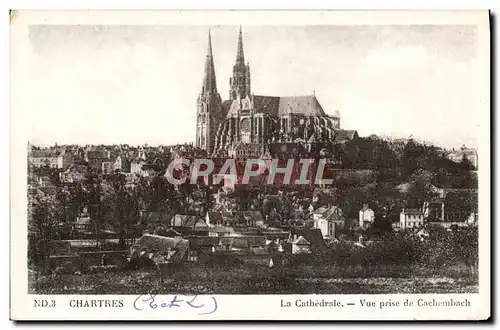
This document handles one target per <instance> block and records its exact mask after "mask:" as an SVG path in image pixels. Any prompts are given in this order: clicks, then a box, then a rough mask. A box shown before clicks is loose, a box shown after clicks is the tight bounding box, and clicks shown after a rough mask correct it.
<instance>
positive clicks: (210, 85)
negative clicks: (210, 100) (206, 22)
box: [203, 30, 217, 93]
mask: <svg viewBox="0 0 500 330" xmlns="http://www.w3.org/2000/svg"><path fill="white" fill-rule="evenodd" d="M206 57H207V58H206V59H205V72H204V74H203V92H205V93H207V92H212V93H217V83H216V81H215V66H214V57H213V54H212V36H211V34H210V30H208V48H207V56H206Z"/></svg>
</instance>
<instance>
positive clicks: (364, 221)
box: [359, 204, 375, 228]
mask: <svg viewBox="0 0 500 330" xmlns="http://www.w3.org/2000/svg"><path fill="white" fill-rule="evenodd" d="M373 221H375V212H373V210H372V209H371V208H369V207H368V204H363V208H362V209H361V210H359V227H360V228H367V227H368V226H371V225H373Z"/></svg>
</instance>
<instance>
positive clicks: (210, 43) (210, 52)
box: [207, 29, 213, 56]
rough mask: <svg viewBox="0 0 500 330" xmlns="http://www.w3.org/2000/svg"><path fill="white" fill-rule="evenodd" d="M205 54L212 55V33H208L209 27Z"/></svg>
mask: <svg viewBox="0 0 500 330" xmlns="http://www.w3.org/2000/svg"><path fill="white" fill-rule="evenodd" d="M207 56H213V55H212V35H211V33H210V29H208V49H207Z"/></svg>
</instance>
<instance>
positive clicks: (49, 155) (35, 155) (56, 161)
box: [28, 149, 74, 169]
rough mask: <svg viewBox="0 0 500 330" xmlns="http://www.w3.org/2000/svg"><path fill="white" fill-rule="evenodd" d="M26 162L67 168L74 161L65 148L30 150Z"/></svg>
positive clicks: (36, 165)
mask: <svg viewBox="0 0 500 330" xmlns="http://www.w3.org/2000/svg"><path fill="white" fill-rule="evenodd" d="M28 162H29V163H30V164H31V165H32V166H34V167H44V166H48V167H50V168H59V169H67V168H68V167H69V166H70V165H71V164H73V162H74V156H73V155H72V154H71V153H67V152H66V151H65V150H62V151H61V150H59V149H36V150H30V152H29V154H28Z"/></svg>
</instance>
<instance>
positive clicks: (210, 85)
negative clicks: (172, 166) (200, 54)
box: [196, 31, 223, 154]
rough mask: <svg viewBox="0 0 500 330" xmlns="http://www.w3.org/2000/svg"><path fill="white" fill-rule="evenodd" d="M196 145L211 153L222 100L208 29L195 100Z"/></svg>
mask: <svg viewBox="0 0 500 330" xmlns="http://www.w3.org/2000/svg"><path fill="white" fill-rule="evenodd" d="M196 115H197V116H196V147H197V148H201V149H204V150H206V151H207V152H208V154H211V153H212V152H213V149H214V146H215V135H216V133H217V132H216V131H217V128H218V125H219V123H220V122H221V121H222V119H223V118H221V116H222V101H221V98H220V95H219V93H217V83H216V80H215V67H214V58H213V55H212V39H211V36H210V31H208V50H207V55H206V59H205V72H204V74H203V84H202V87H201V93H200V94H199V95H198V100H197V102H196Z"/></svg>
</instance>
